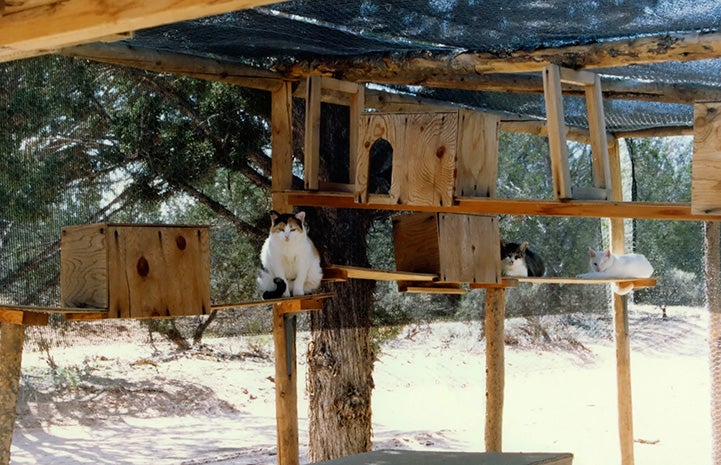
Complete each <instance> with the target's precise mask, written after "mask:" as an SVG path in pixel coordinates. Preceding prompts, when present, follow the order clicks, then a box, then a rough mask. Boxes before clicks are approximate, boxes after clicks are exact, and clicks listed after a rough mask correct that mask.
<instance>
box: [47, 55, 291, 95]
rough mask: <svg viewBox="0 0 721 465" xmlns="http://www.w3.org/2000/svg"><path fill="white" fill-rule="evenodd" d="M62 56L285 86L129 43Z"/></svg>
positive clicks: (265, 76) (271, 76)
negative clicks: (132, 45)
mask: <svg viewBox="0 0 721 465" xmlns="http://www.w3.org/2000/svg"><path fill="white" fill-rule="evenodd" d="M60 53H61V54H62V55H66V56H72V57H78V58H85V59H88V60H92V61H97V62H100V63H107V64H113V65H120V66H127V67H130V68H137V69H144V70H148V71H155V72H158V73H171V74H177V75H182V76H188V77H193V78H197V79H205V80H211V81H219V82H227V83H229V84H236V85H239V86H243V87H250V88H252V89H261V90H267V91H271V92H272V91H275V90H278V89H280V87H281V86H282V85H283V80H282V79H281V77H280V76H279V75H278V74H277V73H274V72H273V71H268V70H263V69H259V68H254V67H252V66H246V65H242V64H238V63H229V62H219V61H217V60H212V59H209V58H202V57H197V56H193V55H186V54H181V53H170V52H159V51H156V50H152V49H145V48H139V47H131V46H129V45H126V44H97V43H95V44H87V45H79V46H76V47H70V48H65V49H63V50H61V51H60Z"/></svg>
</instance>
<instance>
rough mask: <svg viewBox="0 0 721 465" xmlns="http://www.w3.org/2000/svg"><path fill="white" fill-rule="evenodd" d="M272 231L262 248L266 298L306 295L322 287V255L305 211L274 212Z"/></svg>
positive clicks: (261, 276)
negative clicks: (314, 241)
mask: <svg viewBox="0 0 721 465" xmlns="http://www.w3.org/2000/svg"><path fill="white" fill-rule="evenodd" d="M270 219H271V225H270V234H269V235H268V238H267V239H266V240H265V243H263V248H262V249H261V251H260V262H261V264H262V268H261V270H260V272H259V273H258V287H259V288H260V290H261V291H263V298H264V299H273V298H278V297H281V296H283V297H289V296H290V295H291V294H292V295H294V296H300V295H305V294H309V293H311V292H313V291H314V290H316V289H318V287H319V286H320V282H321V279H322V278H323V270H322V269H321V267H320V255H318V250H317V249H316V248H315V245H314V244H313V241H311V240H310V238H309V237H308V235H307V234H306V228H305V212H298V213H296V214H295V215H293V214H289V213H283V214H281V213H278V212H277V211H275V210H273V211H271V212H270Z"/></svg>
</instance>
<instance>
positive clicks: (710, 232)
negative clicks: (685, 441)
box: [704, 221, 721, 465]
mask: <svg viewBox="0 0 721 465" xmlns="http://www.w3.org/2000/svg"><path fill="white" fill-rule="evenodd" d="M720 241H721V223H718V222H711V221H707V222H705V223H704V243H705V244H704V245H705V254H704V257H705V259H704V269H705V275H706V288H705V292H706V304H707V305H708V310H709V365H710V371H711V437H712V438H713V441H712V444H713V450H712V451H711V453H712V457H713V461H712V462H711V463H713V464H714V465H719V464H721V392H719V386H721V281H720V279H721V270H720V269H719V267H720V266H721V250H720V249H721V247H720V246H719V242H720Z"/></svg>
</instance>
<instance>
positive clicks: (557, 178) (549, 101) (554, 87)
mask: <svg viewBox="0 0 721 465" xmlns="http://www.w3.org/2000/svg"><path fill="white" fill-rule="evenodd" d="M543 94H544V96H545V100H546V126H547V127H548V148H549V151H550V154H551V171H552V172H553V187H554V190H555V192H554V194H555V198H556V200H560V199H570V198H571V172H570V169H569V167H568V147H567V146H566V123H565V122H564V120H563V98H562V95H561V71H560V68H559V67H558V66H557V65H548V66H546V67H545V68H543Z"/></svg>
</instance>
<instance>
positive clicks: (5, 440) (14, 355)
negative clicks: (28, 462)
mask: <svg viewBox="0 0 721 465" xmlns="http://www.w3.org/2000/svg"><path fill="white" fill-rule="evenodd" d="M24 341H25V326H23V325H15V324H6V323H0V441H1V444H0V465H8V464H9V463H10V447H11V445H12V440H13V429H14V426H15V410H16V408H17V401H18V389H19V386H20V368H21V365H22V356H23V343H24Z"/></svg>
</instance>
